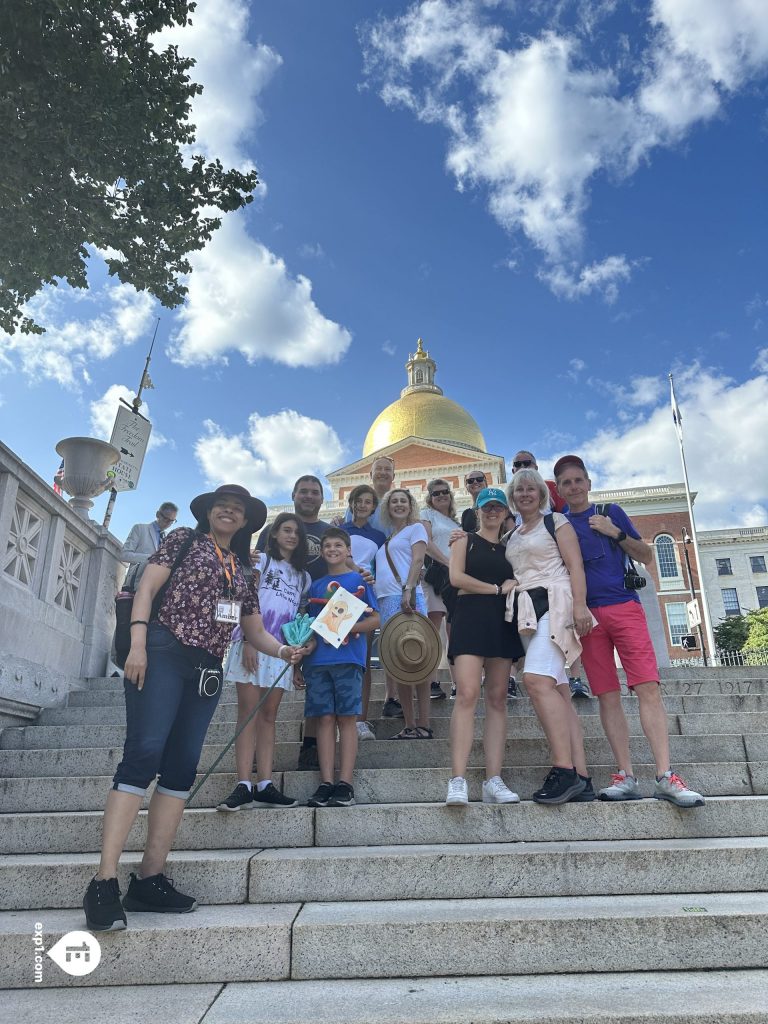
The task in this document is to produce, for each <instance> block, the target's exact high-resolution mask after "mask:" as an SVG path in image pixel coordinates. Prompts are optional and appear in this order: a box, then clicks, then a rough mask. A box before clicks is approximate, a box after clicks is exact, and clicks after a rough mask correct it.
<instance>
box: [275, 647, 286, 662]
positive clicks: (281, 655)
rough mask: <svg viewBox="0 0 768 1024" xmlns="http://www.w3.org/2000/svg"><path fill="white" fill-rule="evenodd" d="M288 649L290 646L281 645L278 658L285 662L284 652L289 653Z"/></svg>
mask: <svg viewBox="0 0 768 1024" xmlns="http://www.w3.org/2000/svg"><path fill="white" fill-rule="evenodd" d="M288 649H289V648H288V644H280V646H279V647H278V648H277V656H278V658H280V660H281V661H282V660H283V651H287V650H288Z"/></svg>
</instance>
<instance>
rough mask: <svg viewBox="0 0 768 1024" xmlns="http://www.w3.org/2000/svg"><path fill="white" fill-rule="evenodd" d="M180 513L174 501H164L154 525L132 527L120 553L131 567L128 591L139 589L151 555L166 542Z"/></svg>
mask: <svg viewBox="0 0 768 1024" xmlns="http://www.w3.org/2000/svg"><path fill="white" fill-rule="evenodd" d="M178 511H179V510H178V508H177V506H176V505H174V504H173V502H172V501H164V502H163V504H162V505H161V506H160V508H159V509H158V510H157V512H156V513H155V521H154V522H153V523H136V525H135V526H132V527H131V532H130V533H129V534H128V536H127V538H126V541H125V544H123V550H122V551H121V553H120V558H121V560H122V561H123V562H128V563H129V565H130V568H129V569H128V573H127V575H126V577H125V583H124V584H123V585H124V587H125V588H126V589H128V590H136V589H137V588H138V586H139V580H140V579H141V574H142V573H143V572H144V569H145V567H146V564H147V559H148V558H149V556H150V555H154V553H155V552H156V551H157V549H158V548H159V547H160V545H161V544H162V543H163V541H164V540H165V534H166V533H167V531H168V530H170V528H171V527H172V526H173V524H174V523H175V522H176V515H177V513H178Z"/></svg>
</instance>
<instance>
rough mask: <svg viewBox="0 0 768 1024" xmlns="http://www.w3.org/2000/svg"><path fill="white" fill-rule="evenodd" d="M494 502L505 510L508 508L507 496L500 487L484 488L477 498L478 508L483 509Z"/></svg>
mask: <svg viewBox="0 0 768 1024" xmlns="http://www.w3.org/2000/svg"><path fill="white" fill-rule="evenodd" d="M492 501H496V502H498V503H499V505H503V506H504V508H507V507H508V504H507V496H506V494H505V493H504V491H502V489H501V488H500V487H484V488H483V489H482V491H480V493H479V494H478V496H477V507H478V508H482V507H483V505H489V504H490V503H491V502H492Z"/></svg>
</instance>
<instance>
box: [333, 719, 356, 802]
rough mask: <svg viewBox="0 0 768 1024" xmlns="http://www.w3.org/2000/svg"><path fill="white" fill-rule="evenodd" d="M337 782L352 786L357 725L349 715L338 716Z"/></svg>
mask: <svg viewBox="0 0 768 1024" xmlns="http://www.w3.org/2000/svg"><path fill="white" fill-rule="evenodd" d="M336 722H337V724H338V726H339V782H346V783H348V784H349V785H350V786H351V785H352V776H353V774H354V771H355V762H356V761H357V723H356V721H355V719H354V717H353V716H351V715H339V716H338V717H337V718H336Z"/></svg>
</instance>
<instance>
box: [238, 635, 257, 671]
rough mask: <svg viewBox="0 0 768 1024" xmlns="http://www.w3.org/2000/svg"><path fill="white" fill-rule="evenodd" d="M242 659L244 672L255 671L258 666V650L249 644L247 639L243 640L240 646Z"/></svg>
mask: <svg viewBox="0 0 768 1024" xmlns="http://www.w3.org/2000/svg"><path fill="white" fill-rule="evenodd" d="M242 659H243V668H244V669H245V671H246V672H250V673H252V674H253V673H255V672H256V671H257V670H258V667H259V652H258V651H257V650H256V648H255V647H254V646H253V645H252V644H249V643H248V641H247V640H245V641H244V642H243V646H242Z"/></svg>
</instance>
